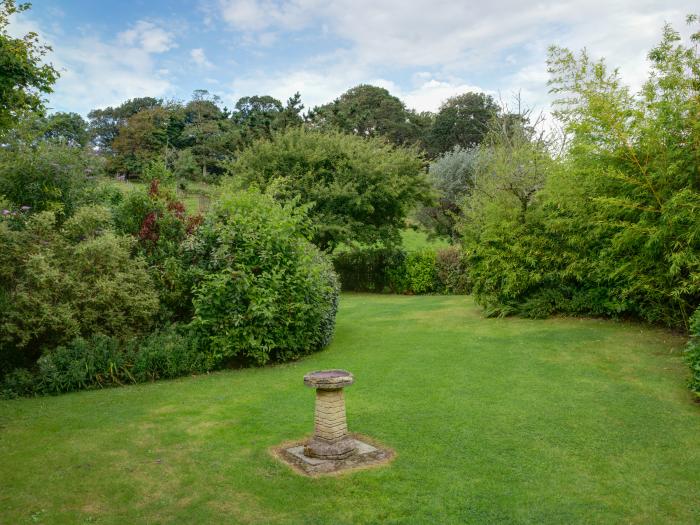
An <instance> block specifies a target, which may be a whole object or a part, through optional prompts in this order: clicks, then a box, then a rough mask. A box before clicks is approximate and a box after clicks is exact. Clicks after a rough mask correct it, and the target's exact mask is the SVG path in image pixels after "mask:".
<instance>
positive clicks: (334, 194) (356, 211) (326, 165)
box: [229, 128, 430, 250]
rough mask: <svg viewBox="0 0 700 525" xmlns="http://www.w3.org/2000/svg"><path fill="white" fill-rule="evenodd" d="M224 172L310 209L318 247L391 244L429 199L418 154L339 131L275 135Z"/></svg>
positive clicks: (292, 131)
mask: <svg viewBox="0 0 700 525" xmlns="http://www.w3.org/2000/svg"><path fill="white" fill-rule="evenodd" d="M229 173H230V175H231V176H232V177H233V178H234V180H235V181H237V183H238V184H240V185H242V186H258V187H260V188H270V191H272V192H273V194H274V195H275V197H277V198H278V199H280V200H293V199H297V200H298V201H299V203H301V204H309V205H311V206H312V208H311V210H310V212H309V213H310V217H311V219H312V220H313V222H314V225H315V233H314V235H313V241H314V243H315V244H316V245H317V246H319V247H320V248H321V249H323V250H333V249H334V248H335V247H336V246H338V245H339V244H341V243H345V244H353V243H363V244H375V243H381V244H394V243H397V242H399V230H400V229H401V228H402V227H403V226H404V218H405V217H406V215H407V214H408V212H409V211H410V210H411V209H412V208H413V206H415V205H416V204H418V203H421V202H425V203H428V202H430V198H429V187H428V184H427V182H426V178H425V174H424V170H423V161H422V159H421V158H420V156H419V155H418V153H417V152H416V150H413V149H407V148H396V147H393V146H391V145H389V144H386V143H385V142H383V141H381V140H379V139H376V138H375V139H363V138H360V137H357V136H354V135H347V134H344V133H340V132H337V131H333V132H326V133H319V132H316V131H309V130H306V129H304V128H290V129H288V130H286V131H284V132H281V133H277V134H275V135H274V136H273V138H272V140H270V141H258V142H256V143H254V144H253V145H252V146H251V147H249V148H248V149H246V150H244V151H243V152H242V153H241V154H240V156H239V157H238V159H237V160H236V162H234V163H233V164H231V165H230V168H229Z"/></svg>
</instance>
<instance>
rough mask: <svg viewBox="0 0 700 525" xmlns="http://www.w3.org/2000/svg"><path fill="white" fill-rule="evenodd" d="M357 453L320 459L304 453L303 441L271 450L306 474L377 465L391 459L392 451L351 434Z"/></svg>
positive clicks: (335, 471) (338, 471)
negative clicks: (344, 456)
mask: <svg viewBox="0 0 700 525" xmlns="http://www.w3.org/2000/svg"><path fill="white" fill-rule="evenodd" d="M352 437H353V439H354V441H355V444H356V445H357V453H356V454H353V455H352V456H350V457H349V458H345V459H320V458H310V457H307V456H305V455H304V444H305V443H306V440H305V441H298V442H295V443H286V444H283V445H281V446H279V447H277V448H276V449H274V450H273V452H274V454H275V456H276V457H278V458H279V459H280V460H281V461H283V462H284V463H286V464H288V465H289V466H291V467H292V468H293V469H294V470H296V471H297V472H299V473H301V474H305V475H307V476H319V475H323V474H339V473H342V472H346V471H348V470H354V469H361V468H372V467H379V466H381V465H384V464H386V463H388V462H389V461H391V460H392V459H393V457H394V452H393V451H392V450H391V449H389V448H386V447H382V446H381V445H378V444H377V443H370V440H369V439H368V438H366V437H365V436H357V435H353V436H352Z"/></svg>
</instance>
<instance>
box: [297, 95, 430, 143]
mask: <svg viewBox="0 0 700 525" xmlns="http://www.w3.org/2000/svg"><path fill="white" fill-rule="evenodd" d="M309 120H310V122H311V124H312V125H314V126H316V127H320V128H322V129H328V128H330V129H337V130H340V131H344V132H345V133H352V134H354V135H359V136H361V137H385V138H387V139H388V140H390V141H391V142H393V143H394V144H397V145H412V144H416V143H419V142H420V141H421V139H422V137H423V134H424V132H425V130H426V129H427V128H428V126H429V125H430V117H429V115H426V114H419V113H416V112H415V111H410V110H407V109H406V106H405V105H404V103H403V102H401V100H400V99H398V98H397V97H395V96H393V95H392V94H391V93H389V92H388V91H387V90H386V89H384V88H381V87H377V86H370V85H366V84H361V85H359V86H356V87H354V88H352V89H349V90H348V91H347V92H345V93H343V94H342V95H341V96H340V97H339V98H337V99H336V100H334V101H333V102H331V103H329V104H325V105H323V106H319V107H316V108H314V109H313V110H312V111H311V113H310V114H309Z"/></svg>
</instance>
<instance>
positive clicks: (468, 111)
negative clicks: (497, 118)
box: [427, 92, 499, 156]
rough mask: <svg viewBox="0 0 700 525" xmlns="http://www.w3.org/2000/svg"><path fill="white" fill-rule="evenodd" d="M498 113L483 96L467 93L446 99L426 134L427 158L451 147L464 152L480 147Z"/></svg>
mask: <svg viewBox="0 0 700 525" xmlns="http://www.w3.org/2000/svg"><path fill="white" fill-rule="evenodd" d="M498 110H499V108H498V105H497V104H496V102H495V101H494V100H493V98H492V97H491V96H490V95H487V94H485V93H473V92H469V93H464V94H462V95H457V96H454V97H452V98H449V99H447V100H446V101H445V102H444V103H443V104H442V106H440V110H439V111H438V113H437V115H436V116H435V120H434V122H433V125H432V127H431V128H430V131H429V132H428V137H427V143H428V150H429V152H430V154H431V155H433V156H437V155H439V154H441V153H445V152H447V151H450V150H452V149H453V148H454V147H455V146H460V147H462V148H468V147H471V146H475V145H478V144H480V143H481V141H482V140H483V138H484V136H485V135H486V133H487V132H488V123H489V122H491V120H492V119H493V117H494V115H496V114H497V113H498Z"/></svg>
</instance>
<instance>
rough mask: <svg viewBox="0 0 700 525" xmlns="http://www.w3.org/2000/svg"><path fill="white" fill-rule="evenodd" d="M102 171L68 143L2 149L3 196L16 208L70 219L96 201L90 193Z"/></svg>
mask: <svg viewBox="0 0 700 525" xmlns="http://www.w3.org/2000/svg"><path fill="white" fill-rule="evenodd" d="M98 169H99V166H98V164H97V163H96V160H95V158H94V157H92V156H91V155H89V154H87V153H85V152H84V151H83V150H81V149H78V148H73V147H70V146H68V145H65V144H58V143H53V142H40V143H38V144H37V145H36V146H34V147H31V146H28V145H25V144H21V143H20V144H16V145H13V146H12V147H7V148H0V195H4V196H5V197H6V198H7V199H9V200H10V201H11V202H12V203H13V204H14V205H15V206H16V207H20V206H28V207H30V208H31V209H32V210H33V211H46V210H49V211H53V212H55V213H57V214H58V215H59V217H69V216H70V215H72V214H73V212H74V211H75V210H76V209H77V208H78V207H79V206H81V205H82V204H84V203H86V202H94V196H91V195H90V193H91V192H93V191H94V190H95V187H96V185H97V184H96V182H95V181H94V180H93V178H94V176H95V175H97V171H98Z"/></svg>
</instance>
